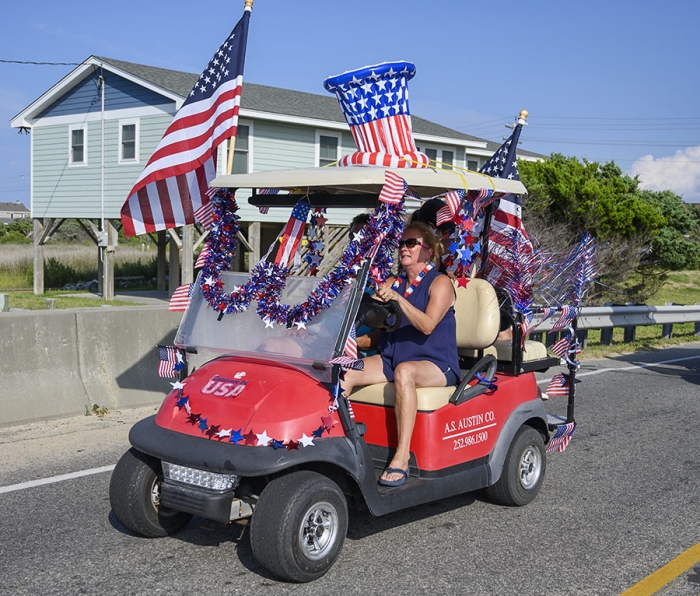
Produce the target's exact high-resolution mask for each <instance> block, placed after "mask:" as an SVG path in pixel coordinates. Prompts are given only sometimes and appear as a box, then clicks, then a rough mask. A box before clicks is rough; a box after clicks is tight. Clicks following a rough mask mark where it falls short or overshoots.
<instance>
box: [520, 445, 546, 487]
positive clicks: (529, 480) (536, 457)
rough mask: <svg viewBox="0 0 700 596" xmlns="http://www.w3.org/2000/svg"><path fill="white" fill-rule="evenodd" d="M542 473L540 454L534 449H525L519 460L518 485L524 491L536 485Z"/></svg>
mask: <svg viewBox="0 0 700 596" xmlns="http://www.w3.org/2000/svg"><path fill="white" fill-rule="evenodd" d="M541 473H542V454H541V453H540V452H539V450H538V449H536V448H534V447H527V448H526V449H525V451H524V452H523V455H522V457H521V458H520V474H519V476H520V484H521V486H522V487H523V488H524V489H525V490H530V489H532V488H534V487H535V486H536V485H537V481H538V480H539V479H540V474H541Z"/></svg>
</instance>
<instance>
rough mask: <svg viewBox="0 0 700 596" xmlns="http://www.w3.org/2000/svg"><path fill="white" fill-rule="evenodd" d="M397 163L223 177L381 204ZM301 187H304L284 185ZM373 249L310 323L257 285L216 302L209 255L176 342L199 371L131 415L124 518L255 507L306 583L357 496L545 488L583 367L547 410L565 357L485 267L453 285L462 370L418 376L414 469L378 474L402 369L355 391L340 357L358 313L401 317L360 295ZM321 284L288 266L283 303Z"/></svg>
mask: <svg viewBox="0 0 700 596" xmlns="http://www.w3.org/2000/svg"><path fill="white" fill-rule="evenodd" d="M386 171H387V170H386V169H385V168H381V167H363V168H321V169H313V170H293V171H281V172H268V173H260V174H244V175H234V176H222V177H219V178H217V179H216V180H215V181H214V183H213V184H214V186H218V187H223V188H235V189H253V191H252V195H251V196H250V198H249V202H250V203H251V204H253V205H255V206H266V207H280V206H292V205H293V204H294V203H295V202H296V201H298V200H299V199H300V198H302V197H303V199H304V200H305V201H307V202H308V203H309V204H310V205H311V207H313V208H328V209H335V208H343V207H352V208H354V209H358V208H361V207H366V208H376V209H377V210H381V209H382V208H383V207H381V206H379V207H378V205H380V203H379V202H378V196H379V194H380V192H381V189H382V185H383V183H384V180H385V173H386ZM395 173H397V174H398V175H400V176H401V177H403V178H404V179H405V180H406V182H407V184H408V185H409V187H410V188H411V189H413V191H414V192H416V193H417V194H419V195H420V196H435V195H439V194H441V193H445V192H448V191H450V190H453V189H460V188H464V184H465V183H466V184H467V186H468V188H469V189H470V192H468V193H466V194H465V196H464V201H471V200H473V199H474V197H475V196H478V191H479V189H481V188H485V187H486V188H489V189H492V190H493V191H494V192H495V196H496V200H497V198H498V196H501V195H506V194H508V193H512V194H522V193H524V192H525V189H524V188H523V186H522V184H521V183H520V182H516V181H509V180H500V179H488V178H486V177H484V176H480V175H477V174H474V173H466V172H465V173H463V174H460V175H456V174H455V173H453V172H448V171H445V170H434V169H427V168H426V169H413V170H405V171H400V170H396V171H395ZM494 183H495V184H494ZM259 188H264V189H273V190H275V191H280V192H279V193H278V194H271V193H270V192H269V191H266V192H265V193H257V192H255V189H259ZM298 188H303V189H304V191H305V193H306V194H305V195H299V194H283V193H284V191H286V190H290V189H298ZM490 213H491V212H490V211H488V210H487V215H490ZM484 234H488V225H486V226H484V229H483V230H482V235H484ZM383 241H386V238H385V239H384V240H383ZM353 242H357V240H355V241H353ZM360 257H362V258H359V259H355V265H354V266H353V268H352V271H353V273H354V276H350V277H347V279H344V280H343V283H341V284H339V285H337V286H334V287H336V289H337V294H336V295H335V296H334V297H333V300H332V301H330V300H329V304H327V305H326V306H327V307H326V308H323V309H321V310H320V312H319V313H318V314H316V315H315V316H314V317H313V318H311V319H310V320H309V321H308V322H307V323H303V322H302V323H299V322H298V321H297V322H295V323H291V322H290V323H288V324H287V325H281V324H276V323H275V322H274V321H273V319H272V318H271V317H270V316H269V313H270V312H272V311H271V310H268V311H267V313H268V314H267V315H265V314H264V313H263V312H262V310H264V309H262V307H261V306H260V301H262V298H260V301H259V302H258V303H257V307H256V303H255V300H250V297H248V303H246V305H245V306H246V307H245V308H243V307H241V306H240V305H239V306H235V310H237V312H234V313H233V314H230V315H229V314H226V315H225V316H224V311H225V310H226V309H224V307H223V306H219V307H217V305H216V304H215V305H214V307H213V308H212V306H211V305H210V303H209V301H208V300H207V299H206V296H205V293H206V291H207V290H208V289H211V288H212V287H213V285H212V284H213V281H212V280H207V279H205V278H204V275H205V274H206V270H205V274H200V279H199V280H198V282H197V283H196V285H195V291H194V293H193V295H192V299H191V303H190V305H189V307H188V309H187V311H186V313H185V315H184V317H183V320H182V323H181V325H180V327H179V330H178V332H177V336H176V341H175V343H176V345H177V346H178V347H179V348H180V349H181V350H182V351H183V353H187V357H188V360H189V364H188V366H189V368H190V369H191V372H189V374H187V370H186V369H185V370H183V371H182V373H183V374H182V376H181V379H180V380H179V381H176V382H175V383H173V390H172V391H171V392H170V393H169V394H168V395H167V396H166V398H165V400H164V402H163V404H162V406H161V407H160V410H159V412H158V413H157V414H156V415H155V416H152V417H150V418H147V419H145V420H142V421H141V422H139V423H137V424H136V425H135V426H134V427H133V428H132V429H131V432H130V435H129V439H130V442H131V444H132V446H133V447H132V448H131V449H130V450H129V451H128V452H127V453H125V454H124V456H123V457H122V458H121V460H120V461H119V463H118V464H117V467H116V469H115V470H114V473H113V475H112V480H111V486H110V500H111V505H112V509H113V511H114V513H115V515H116V517H117V518H118V519H119V521H120V522H121V523H122V524H123V525H124V526H126V527H127V528H128V529H129V530H131V531H133V532H135V533H136V534H139V535H142V536H147V537H156V536H165V535H169V534H172V533H174V532H176V531H177V530H179V529H180V528H182V527H183V526H184V525H185V524H187V522H188V521H189V520H190V519H191V517H192V516H193V515H197V516H201V517H204V518H207V519H210V520H216V521H218V522H221V523H224V524H227V523H230V522H234V521H236V520H240V519H242V518H247V517H250V518H251V519H250V540H251V545H252V550H253V553H254V555H255V557H256V559H257V560H258V561H259V562H260V563H261V564H262V565H263V566H264V567H265V568H267V569H268V570H269V571H271V572H272V573H274V574H275V575H276V576H278V577H280V578H282V579H285V580H289V581H297V582H304V581H310V580H313V579H315V578H318V577H320V576H321V575H323V574H324V573H326V572H327V571H328V569H329V568H330V567H331V566H332V565H333V563H334V561H335V560H336V558H337V557H338V555H339V554H340V551H341V549H342V546H343V542H344V539H345V534H346V530H347V525H348V507H351V506H352V507H358V506H366V507H367V508H368V509H369V511H370V512H371V513H372V514H373V515H376V516H379V515H384V514H387V513H390V512H392V511H397V510H399V509H405V508H407V507H412V506H416V505H420V504H424V503H427V502H430V501H434V500H437V499H444V498H447V497H449V496H451V495H457V494H460V493H465V492H470V491H475V490H478V489H486V493H487V495H488V496H489V497H490V498H491V499H492V500H493V501H495V502H496V503H500V504H505V505H514V506H520V505H526V504H527V503H529V502H530V501H532V499H534V498H535V496H536V495H537V493H538V492H539V490H540V488H541V486H542V482H543V480H544V477H545V470H546V450H547V444H548V442H549V441H550V433H552V431H554V430H555V429H557V428H558V427H559V426H560V425H561V424H562V423H566V422H568V423H573V413H574V412H573V403H574V402H573V399H574V390H573V387H574V382H573V380H574V379H573V376H574V369H573V368H571V367H570V369H571V370H570V374H571V381H572V382H571V383H570V385H571V387H570V390H569V403H568V409H567V412H566V414H565V415H562V416H561V417H553V416H549V417H548V415H547V412H546V411H545V406H544V402H543V401H542V399H540V397H541V391H540V389H539V388H538V386H537V383H536V380H535V376H534V372H535V371H540V370H546V369H547V368H549V367H551V366H556V365H559V364H560V360H559V358H551V357H548V356H547V352H546V349H545V348H544V346H543V345H542V344H541V343H537V342H529V341H528V342H522V335H521V334H522V325H521V323H522V317H521V314H520V313H518V312H515V311H513V309H512V307H508V306H507V304H508V301H503V300H499V297H498V296H497V293H496V291H495V290H494V287H493V286H492V285H491V284H490V283H489V282H487V281H485V280H483V279H478V278H474V279H469V280H463V281H461V282H459V283H455V292H456V296H457V300H456V305H455V311H456V317H457V342H458V346H459V351H460V355H461V357H462V362H463V365H464V369H463V370H462V371H461V374H462V380H461V383H460V385H459V386H458V387H457V388H456V389H455V388H454V387H440V388H422V389H419V390H418V414H417V419H416V423H415V430H414V433H413V438H412V443H411V461H410V476H409V477H408V479H407V481H406V482H405V483H404V484H403V486H400V487H396V488H392V487H384V486H380V485H379V484H378V483H377V479H378V477H379V475H380V474H381V472H382V471H383V470H384V468H385V467H386V466H387V464H388V462H389V461H390V460H391V455H392V449H393V447H394V446H395V443H396V424H395V418H394V412H393V406H394V389H393V384H392V383H383V384H379V385H372V386H366V387H360V388H357V389H356V390H355V391H354V392H353V393H352V395H350V396H347V398H346V396H343V395H342V394H340V393H339V390H338V380H339V376H340V375H341V373H342V368H341V364H338V363H333V361H334V359H336V358H338V357H339V356H342V355H343V353H344V348H345V346H346V342H347V338H348V336H349V335H350V332H351V328H352V327H353V326H354V325H355V324H356V322H357V320H358V318H360V319H362V320H365V321H366V320H372V321H374V323H373V324H374V326H375V327H377V328H381V327H388V326H389V325H390V324H391V321H392V320H393V319H392V316H395V313H394V314H393V315H392V312H391V309H389V310H386V309H385V307H380V306H378V305H377V304H376V303H375V304H372V302H373V301H370V300H367V299H364V300H363V293H364V290H365V286H366V284H367V282H368V279H369V278H371V275H372V273H373V272H372V267H373V259H372V257H371V256H367V255H360ZM265 271H267V272H268V273H270V275H272V273H271V268H269V267H267V266H266V265H265V264H262V265H261V266H260V268H259V269H258V273H257V274H254V276H253V277H254V278H255V277H256V275H257V278H256V279H257V280H258V281H260V279H261V277H264V274H265ZM218 279H219V281H220V284H219V290H220V294H219V295H220V296H228V297H231V296H238V297H240V298H241V300H243V298H245V296H244V293H245V291H246V288H248V289H250V287H251V286H250V285H247V284H250V283H251V275H250V274H246V273H235V272H222V273H221V274H220V276H218ZM326 279H327V278H326ZM277 281H279V280H277ZM207 283H209V285H206V284H207ZM318 284H319V279H318V278H316V277H310V276H292V275H290V276H289V277H287V278H286V279H285V280H284V283H282V284H281V289H280V290H279V296H278V303H279V304H296V303H300V302H302V301H304V299H305V298H307V297H308V296H310V295H312V294H313V293H314V291H315V289H316V288H317V287H318ZM202 288H203V289H204V290H205V292H203V291H202ZM228 304H229V305H230V304H232V302H231V301H229V303H228ZM248 305H250V307H249V308H248ZM266 308H268V309H271V308H272V307H271V306H270V305H269V304H268V305H267V307H266ZM377 309H379V310H377ZM382 309H385V310H386V312H384V313H383V312H382ZM504 309H505V310H504ZM229 310H231V308H229ZM368 311H371V313H370V314H371V316H368V314H367V313H368ZM502 320H507V321H509V322H510V324H511V329H512V340H508V341H505V342H504V341H501V340H499V341H497V336H498V333H499V329H500V328H501V321H502ZM336 362H338V361H337V360H336ZM193 364H196V365H197V366H196V368H193ZM496 373H497V377H496Z"/></svg>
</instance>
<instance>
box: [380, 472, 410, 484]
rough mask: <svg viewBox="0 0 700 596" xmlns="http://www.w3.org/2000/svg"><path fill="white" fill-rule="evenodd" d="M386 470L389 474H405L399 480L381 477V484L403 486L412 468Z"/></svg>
mask: <svg viewBox="0 0 700 596" xmlns="http://www.w3.org/2000/svg"><path fill="white" fill-rule="evenodd" d="M384 471H385V472H386V473H387V474H403V476H402V477H401V478H399V479H398V480H382V479H381V478H380V479H379V484H381V485H382V486H401V485H402V484H403V483H404V482H406V478H408V473H409V471H410V468H409V469H408V470H402V469H401V468H386V469H385V470H384Z"/></svg>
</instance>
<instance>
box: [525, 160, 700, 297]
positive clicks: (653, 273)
mask: <svg viewBox="0 0 700 596" xmlns="http://www.w3.org/2000/svg"><path fill="white" fill-rule="evenodd" d="M518 167H519V170H520V177H521V180H522V181H523V183H524V184H525V186H526V187H527V188H528V195H526V197H525V198H524V201H523V219H524V222H525V226H526V228H527V229H528V231H529V232H531V233H532V234H533V235H534V236H535V237H536V238H537V239H538V240H539V241H540V243H541V244H542V245H543V246H544V247H546V248H548V249H551V250H556V251H563V250H565V249H566V248H568V247H569V246H571V245H572V244H574V243H575V242H576V241H577V239H578V238H579V237H580V232H581V231H584V230H585V231H588V232H590V233H591V234H592V235H593V236H594V237H595V238H596V241H597V244H598V253H599V262H600V267H599V279H600V281H601V284H602V285H600V286H599V297H601V295H602V296H604V299H609V300H610V299H612V300H613V301H616V302H619V301H621V300H625V301H626V300H630V299H634V300H640V299H645V298H647V297H648V296H649V295H651V294H652V293H653V292H654V291H655V289H656V288H658V287H659V285H660V284H661V283H662V282H663V281H664V280H665V275H666V272H667V271H668V270H673V269H678V268H681V269H683V268H693V267H696V266H698V265H699V264H700V262H699V261H700V243H698V235H697V230H698V224H699V223H700V209H697V210H694V209H689V208H687V206H686V205H684V204H683V202H682V199H681V198H680V197H679V196H678V195H675V194H674V193H672V192H671V191H662V192H655V191H643V190H640V189H639V181H638V180H637V178H630V177H629V176H626V175H625V174H624V173H623V172H622V170H621V169H620V168H619V167H618V166H617V165H616V164H615V163H614V162H608V163H604V164H599V163H598V162H589V161H587V160H585V159H584V160H583V161H579V160H578V159H577V158H576V157H566V156H564V155H561V154H559V153H554V154H552V156H551V157H550V158H549V159H547V160H545V161H543V162H524V161H520V162H519V163H518ZM632 274H635V283H634V284H630V281H629V280H630V276H631V275H632ZM604 287H607V288H608V289H609V291H601V290H600V288H604Z"/></svg>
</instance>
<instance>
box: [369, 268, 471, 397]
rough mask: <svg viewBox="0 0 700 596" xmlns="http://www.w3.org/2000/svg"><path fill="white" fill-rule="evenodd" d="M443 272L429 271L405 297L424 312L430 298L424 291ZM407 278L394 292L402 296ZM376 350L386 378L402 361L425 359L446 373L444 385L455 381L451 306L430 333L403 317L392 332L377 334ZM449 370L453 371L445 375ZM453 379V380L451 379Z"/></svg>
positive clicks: (391, 376) (456, 364)
mask: <svg viewBox="0 0 700 596" xmlns="http://www.w3.org/2000/svg"><path fill="white" fill-rule="evenodd" d="M440 275H444V274H443V273H440V272H439V271H437V270H436V269H433V270H432V271H429V272H428V273H426V274H425V277H423V279H422V280H421V282H420V283H419V284H418V285H417V286H416V288H415V289H414V291H413V293H412V294H411V295H410V296H408V298H406V299H407V300H408V301H409V302H410V303H411V304H412V305H413V306H415V307H416V308H417V309H419V310H422V311H423V312H425V309H426V308H427V307H428V299H429V298H430V296H429V294H428V290H429V289H430V286H431V284H432V283H433V281H435V279H436V278H437V277H438V276H440ZM406 283H407V280H406V279H403V280H402V282H401V284H400V285H399V287H398V288H397V289H396V291H397V292H398V293H399V294H401V295H403V293H404V291H405V290H406ZM378 347H379V353H380V354H381V356H382V363H383V365H384V374H385V375H386V378H387V379H388V380H389V381H393V380H394V369H395V368H396V367H397V366H398V365H399V364H401V363H402V362H412V361H415V360H428V361H429V362H433V363H434V364H436V365H437V366H438V367H439V368H440V370H441V371H442V372H443V373H445V374H446V376H447V379H448V384H457V383H458V382H459V358H458V356H457V325H456V322H455V310H454V307H452V306H451V307H450V308H449V310H448V311H447V313H445V316H444V317H443V318H442V320H441V321H440V322H439V323H438V324H437V327H435V329H434V330H433V332H432V333H431V334H430V335H425V334H424V333H423V332H421V331H419V330H418V329H416V328H415V327H414V326H413V325H411V323H410V322H409V321H408V318H407V317H403V320H402V321H401V325H400V326H399V328H398V329H397V330H396V331H393V332H391V333H382V334H381V335H380V336H379V346H378ZM450 371H452V373H453V374H448V373H450ZM455 378H456V379H457V382H454V379H455Z"/></svg>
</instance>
